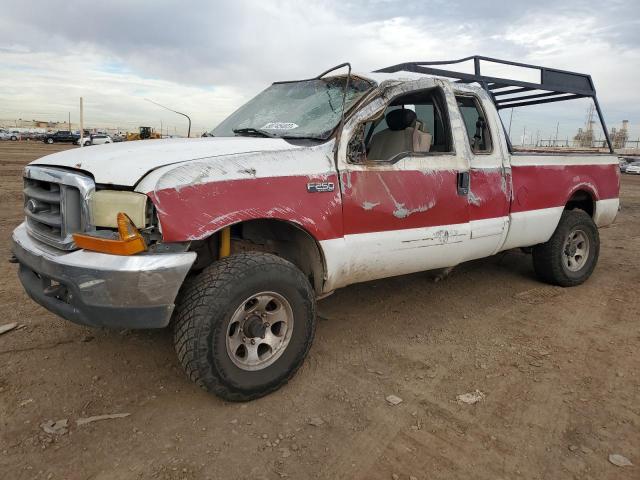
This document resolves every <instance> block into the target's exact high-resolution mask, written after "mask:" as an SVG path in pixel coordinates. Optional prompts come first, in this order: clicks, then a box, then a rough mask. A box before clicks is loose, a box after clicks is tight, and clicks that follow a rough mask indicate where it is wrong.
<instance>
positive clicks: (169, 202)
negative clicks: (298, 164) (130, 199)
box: [149, 175, 342, 242]
mask: <svg viewBox="0 0 640 480" xmlns="http://www.w3.org/2000/svg"><path fill="white" fill-rule="evenodd" d="M313 181H317V182H333V184H334V186H335V190H334V191H333V192H322V193H308V192H307V184H308V183H309V182H313ZM149 196H150V198H151V200H152V201H153V203H154V204H155V205H156V209H157V211H158V217H159V219H160V223H161V225H162V234H163V237H164V240H165V241H166V242H176V241H186V240H198V239H202V238H206V237H208V236H209V235H211V234H212V233H213V232H215V231H217V230H219V229H221V228H223V227H225V226H227V225H232V224H234V223H238V222H241V221H244V220H251V219H256V218H277V219H281V220H286V221H289V222H294V223H298V224H300V225H301V226H302V227H303V228H304V229H305V230H307V231H308V232H309V233H311V234H312V235H313V236H314V237H315V238H316V239H317V240H325V239H329V238H336V237H341V236H342V206H341V202H340V192H339V190H338V182H337V176H336V175H327V176H318V177H314V176H306V175H305V176H296V177H272V178H253V179H241V180H227V181H224V182H211V183H202V184H196V185H189V186H186V187H183V188H180V189H173V188H170V189H164V190H159V191H156V192H150V193H149Z"/></svg>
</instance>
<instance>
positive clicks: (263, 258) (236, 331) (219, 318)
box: [174, 252, 316, 401]
mask: <svg viewBox="0 0 640 480" xmlns="http://www.w3.org/2000/svg"><path fill="white" fill-rule="evenodd" d="M174 318H175V331H174V343H175V347H176V351H177V353H178V358H179V360H180V363H181V364H182V367H183V368H184V370H185V372H186V373H187V375H188V376H189V378H190V379H191V380H193V381H194V382H196V383H197V384H198V385H200V386H201V387H202V388H203V389H205V390H206V391H209V392H212V393H215V394H216V395H218V396H220V397H222V398H223V399H225V400H230V401H248V400H252V399H255V398H259V397H262V396H264V395H267V394H269V393H271V392H273V391H275V390H277V389H278V388H280V387H281V386H282V385H284V384H285V383H286V382H287V381H288V380H289V379H290V378H291V377H292V376H293V375H294V374H295V372H296V371H297V370H298V368H299V367H300V365H302V362H303V360H304V358H305V356H306V355H307V352H308V351H309V348H310V346H311V342H312V341H313V337H314V333H315V326H316V308H315V296H314V292H313V290H312V288H311V285H310V284H309V281H308V280H307V278H306V277H305V276H304V274H303V273H302V272H301V271H300V270H299V269H298V268H296V267H295V265H293V264H292V263H290V262H288V261H287V260H284V259H282V258H280V257H277V256H275V255H271V254H267V253H261V252H247V253H241V254H238V255H233V256H230V257H227V258H224V259H222V260H219V261H217V262H215V263H214V264H212V265H211V266H209V267H207V268H206V269H204V270H203V271H202V273H200V274H199V275H198V276H197V277H195V278H194V279H192V280H191V281H189V282H188V284H187V286H185V288H184V291H183V292H181V295H180V299H179V300H178V305H177V307H176V313H175V317H174Z"/></svg>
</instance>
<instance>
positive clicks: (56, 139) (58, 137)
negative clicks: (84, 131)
mask: <svg viewBox="0 0 640 480" xmlns="http://www.w3.org/2000/svg"><path fill="white" fill-rule="evenodd" d="M79 138H80V135H79V134H77V133H73V132H70V131H69V130H58V131H57V132H56V133H48V134H47V135H46V136H45V137H44V143H49V144H51V143H76V142H77V141H78V139H79Z"/></svg>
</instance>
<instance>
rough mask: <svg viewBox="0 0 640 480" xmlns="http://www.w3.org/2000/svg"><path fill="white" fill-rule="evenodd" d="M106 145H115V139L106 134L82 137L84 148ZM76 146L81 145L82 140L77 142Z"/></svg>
mask: <svg viewBox="0 0 640 480" xmlns="http://www.w3.org/2000/svg"><path fill="white" fill-rule="evenodd" d="M105 143H113V139H112V138H111V137H110V136H109V135H107V134H106V133H94V134H92V135H89V136H88V137H82V146H83V147H88V146H90V145H102V144H105ZM76 145H80V139H78V140H77V141H76Z"/></svg>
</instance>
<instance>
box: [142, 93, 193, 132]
mask: <svg viewBox="0 0 640 480" xmlns="http://www.w3.org/2000/svg"><path fill="white" fill-rule="evenodd" d="M145 100H146V101H147V102H149V103H153V104H154V105H157V106H159V107H162V108H164V109H165V110H169V111H170V112H173V113H177V114H178V115H182V116H183V117H187V120H189V129H188V130H187V138H189V137H190V136H191V117H189V115H187V114H186V113H182V112H178V111H176V110H172V109H170V108H169V107H165V106H164V105H161V104H159V103H158V102H154V101H153V100H150V99H148V98H145Z"/></svg>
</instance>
